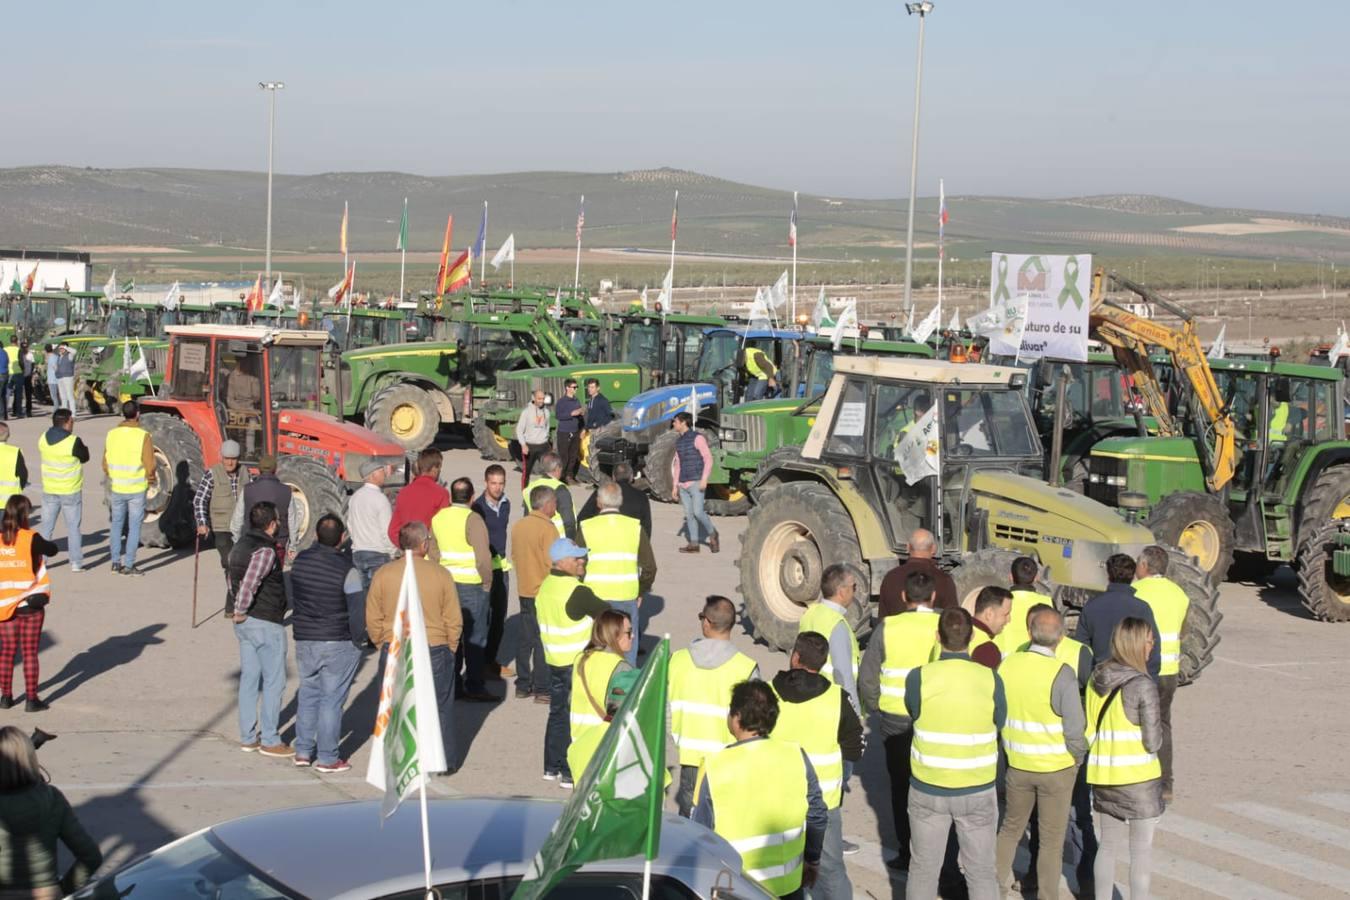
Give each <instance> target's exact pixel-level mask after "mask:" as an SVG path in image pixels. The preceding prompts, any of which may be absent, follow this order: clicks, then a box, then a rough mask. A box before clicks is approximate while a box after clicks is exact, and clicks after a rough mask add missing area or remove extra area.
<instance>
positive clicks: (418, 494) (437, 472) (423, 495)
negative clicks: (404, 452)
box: [389, 448, 450, 547]
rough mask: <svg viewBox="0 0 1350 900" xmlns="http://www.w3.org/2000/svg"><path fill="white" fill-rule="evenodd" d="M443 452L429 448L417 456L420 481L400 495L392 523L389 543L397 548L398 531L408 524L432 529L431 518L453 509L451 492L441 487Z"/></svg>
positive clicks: (412, 484)
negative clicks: (448, 508) (416, 524)
mask: <svg viewBox="0 0 1350 900" xmlns="http://www.w3.org/2000/svg"><path fill="white" fill-rule="evenodd" d="M440 478H441V451H439V450H432V449H431V448H427V449H426V450H423V451H422V452H421V453H419V454H417V477H416V478H414V479H413V480H412V482H411V483H410V484H409V485H408V486H407V487H405V488H404V489H403V490H401V491H399V492H398V498H397V499H396V500H395V501H394V514H393V516H391V517H390V519H389V540H390V542H391V543H393V545H394V546H395V547H397V546H398V532H399V529H400V528H402V527H403V526H404V525H406V524H408V523H409V522H421V523H422V524H423V525H425V526H427V528H428V529H430V528H431V517H432V516H434V515H436V513H438V512H440V511H441V510H443V509H445V508H446V507H447V506H449V505H450V492H449V491H447V490H446V489H445V487H444V485H442V484H441V481H440Z"/></svg>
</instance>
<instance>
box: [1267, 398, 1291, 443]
mask: <svg viewBox="0 0 1350 900" xmlns="http://www.w3.org/2000/svg"><path fill="white" fill-rule="evenodd" d="M1288 427H1289V404H1288V403H1276V404H1275V411H1274V412H1272V413H1271V414H1270V440H1272V441H1283V440H1285V434H1284V432H1285V429H1287V428H1288Z"/></svg>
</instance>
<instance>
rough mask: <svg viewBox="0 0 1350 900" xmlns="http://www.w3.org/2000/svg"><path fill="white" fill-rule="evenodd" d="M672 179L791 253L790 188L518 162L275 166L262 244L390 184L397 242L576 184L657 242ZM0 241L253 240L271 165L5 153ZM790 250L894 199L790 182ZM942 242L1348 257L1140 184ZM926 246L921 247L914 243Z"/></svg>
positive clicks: (1006, 203)
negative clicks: (803, 189)
mask: <svg viewBox="0 0 1350 900" xmlns="http://www.w3.org/2000/svg"><path fill="white" fill-rule="evenodd" d="M676 189H679V191H680V228H679V246H680V249H682V250H687V251H709V252H719V253H735V254H746V255H756V256H760V255H763V256H770V255H783V254H785V253H787V247H786V235H787V220H788V213H789V210H790V209H791V204H792V195H791V194H790V193H788V192H785V191H779V190H771V189H768V188H762V187H755V186H752V185H747V184H738V183H736V182H731V181H726V180H724V179H719V178H714V177H711V176H708V175H701V174H698V173H695V172H686V171H681V170H677V169H655V170H641V171H632V172H612V173H580V172H518V173H508V174H496V175H457V176H444V177H425V176H418V175H407V174H403V173H398V172H333V173H325V174H321V175H304V176H298V175H278V176H276V178H275V207H274V215H273V246H274V248H275V249H277V250H278V251H332V250H336V248H337V240H338V224H339V221H340V219H341V216H342V204H343V201H347V202H348V203H349V204H350V207H351V226H350V243H351V246H352V249H353V251H367V252H368V251H372V250H392V249H393V248H394V241H395V238H396V236H397V230H398V218H399V214H400V209H401V205H402V201H403V198H404V197H405V196H406V197H408V198H409V208H410V232H411V234H410V243H411V245H412V249H414V250H424V251H425V250H438V249H439V248H440V244H441V239H442V234H443V231H444V228H445V217H446V215H447V214H449V213H453V214H454V216H455V232H454V245H455V246H456V247H463V246H464V245H465V244H467V243H469V242H471V241H472V240H473V239H474V237H475V236H476V234H477V230H478V222H479V216H480V213H481V209H482V203H483V201H484V200H487V201H488V203H489V216H490V218H489V224H490V231H489V244H490V245H491V246H492V248H494V249H495V246H496V245H497V243H499V242H500V241H501V240H502V239H503V238H504V237H505V236H506V234H507V232H514V233H515V235H516V242H517V245H518V246H520V247H522V248H525V247H532V248H540V247H569V246H571V245H572V243H573V241H574V233H575V224H576V215H577V201H578V198H579V196H580V195H582V194H585V195H586V234H585V243H586V246H587V247H645V248H656V249H659V248H661V247H664V246H668V242H669V240H670V212H671V200H672V196H673V193H674V191H675V190H676ZM0 197H3V198H4V200H3V203H0V235H3V238H0V243H3V244H5V245H7V246H10V247H15V248H23V247H30V248H39V247H41V248H52V247H63V246H95V247H101V246H119V247H127V246H150V247H195V248H200V247H210V246H213V245H214V246H221V247H230V248H234V247H242V248H258V247H261V246H262V243H263V234H264V213H265V203H266V178H265V176H264V175H263V174H261V173H258V172H234V171H214V170H198V169H93V168H83V169H81V168H72V167H62V166H34V167H26V168H16V169H2V170H0ZM800 205H801V211H800V217H799V218H800V236H801V245H800V250H801V253H802V254H803V256H805V257H813V258H821V259H843V258H848V259H881V260H889V259H894V258H895V257H896V256H897V255H900V254H901V252H902V249H903V246H904V211H905V203H904V201H903V200H857V199H851V198H844V197H824V196H817V195H802V197H801V199H800ZM947 205H948V208H949V210H950V214H951V221H950V224H949V225H948V228H947V240H948V242H949V246H948V253H949V255H957V256H959V255H961V254H967V255H969V256H972V257H973V256H975V255H977V254H982V253H985V252H987V251H988V250H989V249H992V248H994V247H1003V248H1010V249H1012V248H1015V249H1028V250H1030V249H1039V250H1055V249H1064V248H1072V249H1078V250H1089V251H1097V252H1114V253H1117V254H1121V253H1128V254H1135V255H1137V254H1141V253H1160V254H1178V255H1214V256H1235V257H1248V258H1277V257H1278V258H1285V259H1308V260H1312V259H1317V258H1319V257H1322V258H1326V259H1337V260H1350V219H1336V218H1328V217H1319V216H1309V215H1302V214H1294V213H1278V212H1262V211H1258V210H1240V209H1218V208H1212V207H1206V206H1199V205H1197V204H1193V203H1186V202H1183V201H1180V200H1173V199H1169V198H1166V197H1155V196H1148V195H1105V196H1094V197H1072V198H1066V199H1061V200H1036V199H1026V198H1016V197H965V196H951V197H949V198H948V200H947ZM918 208H919V215H918V220H917V224H916V230H917V238H916V240H919V241H923V242H932V241H933V240H935V238H936V233H935V232H936V226H937V222H936V214H937V202H936V199H935V198H922V199H921V200H920V201H919V205H918ZM925 253H926V254H927V255H932V251H931V249H929V250H926V251H925Z"/></svg>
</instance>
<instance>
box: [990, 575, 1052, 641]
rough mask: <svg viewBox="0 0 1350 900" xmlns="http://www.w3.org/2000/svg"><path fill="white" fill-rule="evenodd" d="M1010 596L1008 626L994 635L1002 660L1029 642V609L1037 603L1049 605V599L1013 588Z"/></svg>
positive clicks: (1032, 592)
mask: <svg viewBox="0 0 1350 900" xmlns="http://www.w3.org/2000/svg"><path fill="white" fill-rule="evenodd" d="M1012 595H1013V596H1012V612H1011V613H1010V614H1009V616H1008V624H1007V625H1004V626H1003V630H1002V631H1000V632H999V633H998V634H996V635H994V643H995V644H997V645H998V652H999V654H1000V655H1002V656H1003V658H1004V659H1007V658H1008V656H1009V655H1010V654H1013V653H1016V652H1017V648H1018V647H1021V646H1022V645H1023V644H1025V643H1027V642H1028V641H1030V640H1031V633H1030V632H1028V631H1027V613H1028V612H1030V611H1031V608H1032V607H1033V606H1035V605H1036V604H1038V603H1046V604H1049V603H1050V598H1049V597H1046V596H1044V595H1042V594H1038V593H1036V592H1035V591H1028V590H1024V589H1022V588H1013V592H1012ZM1052 605H1053V604H1052ZM972 649H973V648H972Z"/></svg>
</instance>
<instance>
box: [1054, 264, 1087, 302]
mask: <svg viewBox="0 0 1350 900" xmlns="http://www.w3.org/2000/svg"><path fill="white" fill-rule="evenodd" d="M1070 300H1072V301H1073V305H1074V308H1075V309H1082V308H1083V295H1082V294H1080V293H1078V257H1076V256H1070V257H1069V258H1068V259H1066V260H1065V261H1064V287H1063V288H1062V289H1061V290H1060V292H1059V298H1058V302H1059V306H1060V309H1063V308H1064V304H1065V303H1068V302H1069V301H1070Z"/></svg>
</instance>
